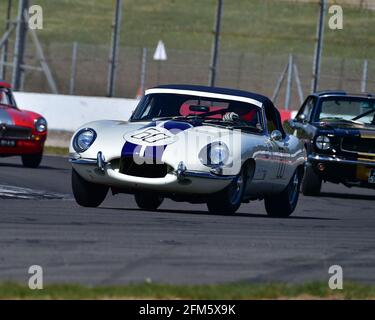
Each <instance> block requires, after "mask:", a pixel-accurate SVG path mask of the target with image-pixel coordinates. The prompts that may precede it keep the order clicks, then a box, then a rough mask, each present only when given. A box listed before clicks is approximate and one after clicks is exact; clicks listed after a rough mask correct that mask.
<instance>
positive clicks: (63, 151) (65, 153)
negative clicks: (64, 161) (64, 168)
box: [44, 146, 69, 156]
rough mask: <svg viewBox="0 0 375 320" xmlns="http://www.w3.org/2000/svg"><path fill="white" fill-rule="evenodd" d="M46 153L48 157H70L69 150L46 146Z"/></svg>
mask: <svg viewBox="0 0 375 320" xmlns="http://www.w3.org/2000/svg"><path fill="white" fill-rule="evenodd" d="M44 153H45V154H46V155H55V156H68V155H69V148H64V147H51V146H45V147H44Z"/></svg>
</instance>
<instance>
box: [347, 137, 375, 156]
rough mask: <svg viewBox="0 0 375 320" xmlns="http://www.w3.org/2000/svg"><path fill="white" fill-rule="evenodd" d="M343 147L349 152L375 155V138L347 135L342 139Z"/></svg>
mask: <svg viewBox="0 0 375 320" xmlns="http://www.w3.org/2000/svg"><path fill="white" fill-rule="evenodd" d="M341 149H342V150H343V151H348V152H356V153H357V152H360V153H368V154H374V155H375V139H368V138H359V137H345V138H343V139H342V143H341Z"/></svg>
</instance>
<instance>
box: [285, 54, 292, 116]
mask: <svg viewBox="0 0 375 320" xmlns="http://www.w3.org/2000/svg"><path fill="white" fill-rule="evenodd" d="M292 77H293V55H292V54H289V62H288V80H287V85H286V93H285V105H284V108H285V110H289V105H290V100H291V97H292V79H293V78H292Z"/></svg>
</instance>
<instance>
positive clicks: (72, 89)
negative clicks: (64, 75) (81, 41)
mask: <svg viewBox="0 0 375 320" xmlns="http://www.w3.org/2000/svg"><path fill="white" fill-rule="evenodd" d="M77 55H78V42H74V43H73V50H72V66H71V69H70V84H69V94H70V95H73V94H74V93H75V88H76V75H77Z"/></svg>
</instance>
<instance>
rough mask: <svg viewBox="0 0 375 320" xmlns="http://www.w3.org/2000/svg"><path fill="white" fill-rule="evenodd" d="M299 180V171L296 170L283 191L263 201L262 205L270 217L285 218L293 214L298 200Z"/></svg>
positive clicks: (300, 176) (300, 175) (300, 174)
mask: <svg viewBox="0 0 375 320" xmlns="http://www.w3.org/2000/svg"><path fill="white" fill-rule="evenodd" d="M301 178H302V173H301V171H300V170H296V172H295V173H294V175H293V177H292V179H291V180H290V182H289V184H288V186H287V187H286V188H285V190H284V191H282V192H281V193H280V194H277V195H274V196H269V197H266V198H265V199H264V205H265V207H266V211H267V214H268V215H269V216H270V217H279V218H286V217H289V216H290V215H291V214H292V213H293V211H294V210H295V208H296V206H297V202H298V198H299V189H300V185H301Z"/></svg>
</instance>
